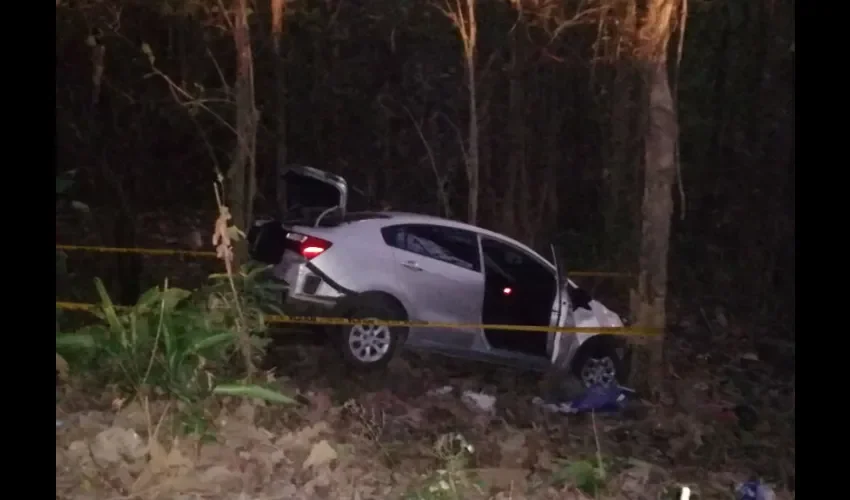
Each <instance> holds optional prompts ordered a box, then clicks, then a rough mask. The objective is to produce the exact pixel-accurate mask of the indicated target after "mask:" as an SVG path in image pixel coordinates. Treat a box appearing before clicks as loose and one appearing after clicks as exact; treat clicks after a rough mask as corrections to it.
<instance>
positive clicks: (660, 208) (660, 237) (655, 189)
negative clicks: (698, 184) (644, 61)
mask: <svg viewBox="0 0 850 500" xmlns="http://www.w3.org/2000/svg"><path fill="white" fill-rule="evenodd" d="M646 79H647V82H646V88H647V89H648V91H649V102H648V104H649V117H648V118H649V121H648V124H647V125H648V127H647V130H646V132H645V136H644V137H645V138H644V147H645V153H644V162H645V164H644V172H645V174H644V191H643V206H642V210H641V212H642V216H643V224H642V228H641V243H640V255H639V259H638V262H639V269H640V272H639V274H638V279H637V289H636V290H632V292H631V307H632V312H633V314H634V319H635V320H636V324H638V325H640V326H644V327H649V328H656V329H659V330H661V331H663V329H664V326H665V323H666V309H665V302H666V298H667V256H668V251H669V245H670V225H671V221H670V218H671V216H672V214H673V183H674V182H675V179H676V162H675V159H676V157H675V148H676V138H677V135H678V124H677V119H676V109H675V107H674V103H673V96H672V94H671V91H670V82H669V78H668V76H667V62H666V59H665V58H661V60H660V61H656V62H655V63H654V64H651V65H649V66H648V67H647V69H646ZM663 362H664V360H663V336H661V335H658V336H654V337H650V338H647V339H644V340H643V341H641V342H639V343H638V344H637V345H635V349H634V356H633V358H632V366H631V374H630V380H631V381H632V384H633V385H634V386H635V388H636V389H638V390H640V391H642V392H644V391H645V393H647V394H651V395H653V396H656V395H657V394H658V393H659V392H660V386H661V382H662V379H663V376H664V368H663Z"/></svg>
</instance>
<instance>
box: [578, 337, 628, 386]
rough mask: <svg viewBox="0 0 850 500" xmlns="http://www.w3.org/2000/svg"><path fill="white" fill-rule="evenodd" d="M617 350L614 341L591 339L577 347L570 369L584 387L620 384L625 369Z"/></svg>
mask: <svg viewBox="0 0 850 500" xmlns="http://www.w3.org/2000/svg"><path fill="white" fill-rule="evenodd" d="M618 350H619V349H618V348H617V344H616V343H615V342H609V341H606V340H603V339H602V338H600V339H599V340H596V339H591V340H590V341H588V342H587V343H586V344H585V345H583V346H581V348H580V349H579V351H578V353H577V354H576V357H575V359H573V362H572V364H571V366H570V371H572V373H573V375H575V376H576V377H577V378H578V380H580V381H581V383H582V384H583V385H584V386H585V387H589V386H591V385H610V384H612V383H617V384H622V383H623V382H624V381H625V379H626V369H625V365H624V363H623V359H622V357H621V356H620V355H619V354H618V352H617V351H618Z"/></svg>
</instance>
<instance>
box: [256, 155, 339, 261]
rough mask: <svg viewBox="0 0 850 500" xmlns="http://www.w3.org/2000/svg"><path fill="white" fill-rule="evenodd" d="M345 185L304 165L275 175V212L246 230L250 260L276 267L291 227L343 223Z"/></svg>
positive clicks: (287, 241)
mask: <svg viewBox="0 0 850 500" xmlns="http://www.w3.org/2000/svg"><path fill="white" fill-rule="evenodd" d="M347 202H348V184H347V182H346V181H345V179H344V178H342V177H340V176H338V175H335V174H331V173H329V172H325V171H324V170H319V169H317V168H313V167H306V166H300V165H297V166H294V165H293V166H286V167H283V168H281V169H280V170H279V172H278V175H277V213H276V214H275V215H274V217H273V218H266V219H259V220H256V221H255V222H254V223H253V224H252V225H251V227H250V228H249V230H248V245H249V249H250V253H251V257H252V258H253V259H254V260H257V261H259V262H263V263H265V264H277V263H278V262H280V258H281V256H282V255H283V252H284V250H285V249H286V248H287V245H293V244H294V243H293V242H291V241H289V240H287V238H286V234H287V233H288V232H289V230H290V229H291V228H292V227H293V226H322V227H327V226H334V225H337V224H339V223H340V221H342V220H344V218H345V214H346V208H347Z"/></svg>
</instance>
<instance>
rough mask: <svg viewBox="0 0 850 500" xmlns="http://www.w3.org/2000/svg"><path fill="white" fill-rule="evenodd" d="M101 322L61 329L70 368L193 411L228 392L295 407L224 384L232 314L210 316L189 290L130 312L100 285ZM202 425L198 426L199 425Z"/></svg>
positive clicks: (261, 391)
mask: <svg viewBox="0 0 850 500" xmlns="http://www.w3.org/2000/svg"><path fill="white" fill-rule="evenodd" d="M95 286H96V287H97V292H98V294H99V296H100V304H99V306H98V307H97V308H96V309H95V310H93V311H92V313H93V314H94V315H95V316H96V317H97V319H98V321H97V322H96V323H93V324H91V325H88V326H86V327H83V328H81V329H79V330H78V331H76V332H74V333H61V332H59V329H58V327H57V334H56V350H57V354H60V355H61V356H62V357H63V358H64V359H66V360H68V361H69V363H70V364H71V365H72V366H75V367H78V368H83V369H87V370H88V371H89V373H92V374H96V376H97V379H98V380H99V381H102V382H106V383H114V384H117V385H118V386H119V387H120V388H121V389H123V390H124V391H125V392H126V393H127V394H129V395H136V394H139V393H142V394H152V395H154V396H160V397H167V398H175V399H177V400H179V401H181V402H183V403H187V404H188V405H189V406H188V408H189V409H187V410H186V411H187V412H188V414H193V412H195V410H192V409H191V406H192V405H194V404H196V403H199V402H202V401H203V400H205V399H206V398H208V397H210V396H212V395H214V394H217V395H229V396H239V397H248V398H258V399H263V400H266V401H270V402H275V403H283V404H292V403H294V400H293V399H292V398H289V397H287V396H284V395H283V394H279V393H276V392H274V391H271V390H268V389H266V388H264V387H261V386H256V385H244V384H238V383H232V382H228V383H222V382H221V381H219V380H218V378H219V374H221V373H226V372H227V368H228V367H229V365H230V363H229V360H230V357H231V355H232V353H233V351H234V347H235V343H236V340H237V335H236V333H235V331H234V330H233V329H232V328H231V327H230V325H231V323H232V321H231V318H230V317H229V315H228V314H225V313H224V312H223V311H222V310H220V309H218V310H215V311H213V314H210V310H208V309H207V308H206V307H204V306H203V304H204V301H202V300H197V299H195V300H192V298H193V297H192V296H193V294H192V292H190V291H188V290H183V289H180V288H170V287H168V286H167V282H166V285H165V286H163V287H154V288H151V289H150V290H148V291H147V292H145V293H144V294H143V295H142V297H141V298H140V299H139V300H138V302H137V303H136V304H135V305H134V306H132V307H129V308H119V307H116V306H115V305H114V304H113V302H112V300H111V298H110V297H109V294H108V293H107V292H106V289H105V288H104V286H103V283H102V282H101V281H100V280H99V279H98V280H96V281H95ZM195 427H198V426H195Z"/></svg>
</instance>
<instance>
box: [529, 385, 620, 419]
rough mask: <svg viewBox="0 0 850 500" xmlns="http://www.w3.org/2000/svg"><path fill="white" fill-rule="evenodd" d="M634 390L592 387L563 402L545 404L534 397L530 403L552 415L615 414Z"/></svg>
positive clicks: (541, 399)
mask: <svg viewBox="0 0 850 500" xmlns="http://www.w3.org/2000/svg"><path fill="white" fill-rule="evenodd" d="M634 392H635V391H634V390H632V389H629V388H627V387H622V386H609V387H603V386H593V387H590V388H588V389H587V390H585V391H584V392H583V393H582V394H581V395H579V396H577V397H576V398H574V399H572V400H571V401H564V402H554V403H553V402H546V401H544V400H543V398H541V397H535V398H534V399H533V400H532V402H533V403H534V404H535V405H537V406H540V407H542V408H543V409H544V410H546V411H548V412H552V413H564V414H575V413H585V412H591V411H592V412H597V413H606V412H616V411H620V410H622V409H623V408H624V407H625V405H626V402H627V401H628V399H627V395H631V394H634Z"/></svg>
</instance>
